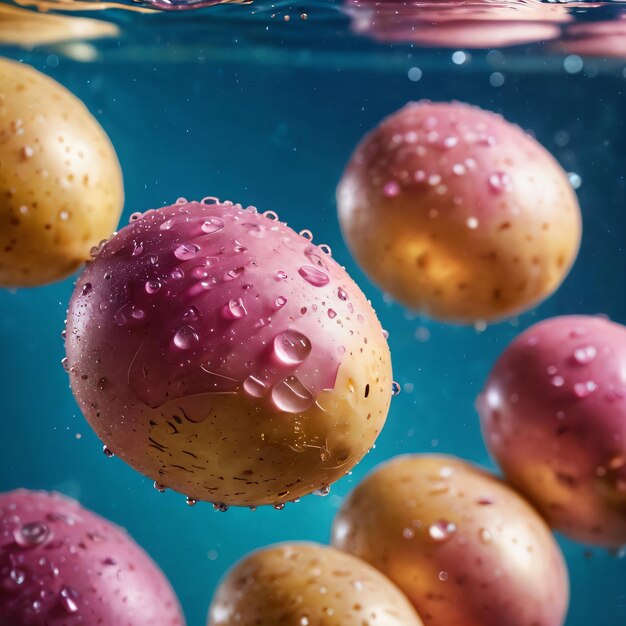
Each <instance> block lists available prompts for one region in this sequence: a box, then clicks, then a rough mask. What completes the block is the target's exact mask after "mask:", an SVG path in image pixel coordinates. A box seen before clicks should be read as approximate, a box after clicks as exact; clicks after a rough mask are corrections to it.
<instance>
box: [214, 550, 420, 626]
mask: <svg viewBox="0 0 626 626" xmlns="http://www.w3.org/2000/svg"><path fill="white" fill-rule="evenodd" d="M208 624H209V626H257V625H259V624H263V625H267V626H350V625H354V626H356V625H357V624H359V625H361V624H367V625H368V626H422V622H421V621H420V619H419V618H418V616H417V615H416V613H415V611H414V610H413V608H412V607H411V605H410V604H409V602H408V601H407V599H406V598H405V597H404V596H403V595H402V593H401V592H400V591H399V590H398V589H397V588H396V587H395V586H394V585H393V584H392V583H391V582H390V581H389V580H387V579H386V578H385V577H384V576H382V575H381V574H380V573H379V572H377V571H376V570H375V569H374V568H372V567H370V566H369V565H367V564H366V563H363V561H360V560H359V559H355V558H354V557H352V556H350V555H348V554H344V553H342V552H339V551H338V550H334V549H332V548H328V547H325V546H319V545H315V544H305V543H295V544H284V545H278V546H274V547H271V548H266V549H264V550H259V551H258V552H254V553H253V554H251V555H249V556H247V557H246V558H245V559H243V560H242V561H241V562H240V563H238V564H237V565H236V566H235V567H234V568H233V569H232V570H231V571H230V572H229V573H228V575H227V576H226V578H225V579H224V580H223V581H222V583H221V585H220V586H219V588H218V589H217V592H216V594H215V598H214V600H213V604H212V606H211V609H210V613H209V621H208Z"/></svg>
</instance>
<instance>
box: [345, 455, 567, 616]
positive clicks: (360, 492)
mask: <svg viewBox="0 0 626 626" xmlns="http://www.w3.org/2000/svg"><path fill="white" fill-rule="evenodd" d="M333 545H334V546H335V547H336V548H339V549H341V550H345V551H346V552H349V553H350V554H353V555H354V556H356V557H359V558H361V559H363V560H365V561H367V562H368V563H370V564H371V565H373V566H374V567H376V568H377V569H378V570H380V571H381V572H382V573H383V574H385V575H386V576H387V577H389V578H390V579H391V580H392V581H393V582H395V583H396V585H397V586H398V587H399V588H400V589H401V590H402V591H403V592H404V593H405V594H406V595H407V596H408V598H409V600H411V602H412V603H413V606H414V607H415V608H416V610H417V612H418V613H419V615H420V616H421V618H422V619H423V620H424V623H425V624H428V625H429V626H452V625H454V626H504V624H506V626H530V625H531V624H534V625H537V626H561V625H562V624H563V622H564V620H565V614H566V611H567V604H568V578H567V571H566V569H565V565H564V562H563V558H562V556H561V553H560V551H559V548H558V546H557V544H556V542H555V540H554V538H553V537H552V534H551V533H550V530H549V528H548V527H547V525H546V524H545V522H544V521H543V520H542V519H541V517H539V515H538V514H537V513H536V512H535V511H534V509H532V508H531V507H530V505H528V504H527V503H526V502H525V501H524V500H523V499H522V498H521V497H520V496H518V495H517V494H516V493H515V492H514V491H513V490H511V489H510V488H509V487H507V486H506V485H505V484H504V483H502V482H501V481H500V480H498V479H496V478H495V477H493V476H491V475H489V474H487V473H486V472H483V471H481V470H479V469H478V468H476V467H474V466H472V465H469V464H468V463H465V462H463V461H460V460H458V459H455V458H453V457H445V456H434V455H412V456H402V457H398V458H396V459H394V460H392V461H391V462H389V463H386V464H384V465H382V466H381V467H379V468H378V469H376V470H375V471H374V472H373V473H372V474H370V475H369V476H368V477H367V478H366V479H365V480H364V481H363V482H362V483H361V484H360V485H359V486H358V487H357V488H356V489H355V490H354V491H353V492H352V494H351V495H350V496H349V498H348V499H347V500H346V501H345V502H344V504H343V506H342V508H341V510H340V511H339V514H338V516H337V518H336V520H335V523H334V526H333Z"/></svg>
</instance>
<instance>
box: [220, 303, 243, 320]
mask: <svg viewBox="0 0 626 626" xmlns="http://www.w3.org/2000/svg"><path fill="white" fill-rule="evenodd" d="M247 314H248V311H247V309H246V307H245V305H244V303H243V300H242V299H241V298H232V299H231V300H229V301H228V304H227V305H226V306H225V307H224V315H225V317H227V318H229V319H232V320H239V319H241V318H243V317H245V316H246V315H247Z"/></svg>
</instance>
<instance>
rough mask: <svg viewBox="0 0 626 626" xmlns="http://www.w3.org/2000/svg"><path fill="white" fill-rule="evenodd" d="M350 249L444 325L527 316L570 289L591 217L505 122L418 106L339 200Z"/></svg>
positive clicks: (364, 147) (349, 173) (373, 149)
mask: <svg viewBox="0 0 626 626" xmlns="http://www.w3.org/2000/svg"><path fill="white" fill-rule="evenodd" d="M337 202H338V209H339V219H340V223H341V227H342V230H343V233H344V236H345V238H346V241H347V244H348V246H349V248H350V249H351V251H352V253H353V254H354V256H355V258H356V260H357V262H358V263H359V264H360V265H361V267H362V268H363V269H364V271H365V272H366V273H367V274H368V275H369V276H370V277H371V278H372V280H373V281H374V282H375V283H376V284H377V285H378V286H379V287H381V288H382V289H384V290H385V291H386V292H388V293H389V294H390V295H391V296H392V297H394V298H395V299H397V300H398V301H399V302H400V303H402V304H404V305H405V306H407V307H409V308H410V309H414V310H417V311H419V312H421V313H423V314H426V315H429V316H431V317H433V318H436V319H440V320H445V321H451V322H460V323H474V322H476V321H478V320H487V321H489V320H498V319H501V318H504V317H507V316H511V315H516V314H518V313H520V312H522V311H525V310H527V309H529V308H531V307H532V306H534V305H536V304H537V303H538V302H540V301H542V300H543V299H544V298H546V297H548V296H549V295H550V294H551V293H552V292H553V291H554V290H555V289H557V287H558V286H559V285H560V284H561V282H562V280H563V279H564V277H565V276H566V274H567V272H568V271H569V268H570V267H571V265H572V264H573V262H574V260H575V258H576V254H577V252H578V247H579V242H580V237H581V216H580V210H579V207H578V202H577V200H576V196H575V194H574V192H573V190H572V188H571V185H570V184H569V181H568V179H567V176H566V175H565V172H564V171H563V170H562V169H561V167H560V166H559V164H558V163H557V162H556V160H555V159H554V158H553V157H552V156H551V155H550V154H549V153H548V152H547V151H546V150H545V149H544V148H543V147H542V146H541V145H540V144H539V143H537V141H535V139H533V138H532V137H531V136H530V135H528V134H527V133H525V132H523V131H522V130H521V129H520V128H519V127H517V126H514V125H513V124H510V123H508V122H506V121H505V120H504V119H502V117H500V116H498V115H495V114H493V113H490V112H487V111H483V110H481V109H479V108H477V107H471V106H468V105H465V104H461V103H456V102H454V103H430V102H426V101H424V102H418V103H410V104H408V105H406V106H405V107H404V108H402V109H401V110H400V111H398V112H396V113H395V114H393V115H391V116H390V117H388V118H387V119H385V120H384V121H383V122H382V123H381V124H380V125H379V126H378V127H377V128H375V129H374V130H373V131H372V132H371V133H370V134H368V135H367V136H366V137H365V138H364V139H363V140H362V142H361V143H360V144H359V146H358V147H357V149H356V150H355V152H354V154H353V155H352V157H351V159H350V161H349V163H348V166H347V168H346V170H345V172H344V174H343V177H342V179H341V181H340V183H339V187H338V190H337Z"/></svg>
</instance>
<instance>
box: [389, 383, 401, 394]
mask: <svg viewBox="0 0 626 626" xmlns="http://www.w3.org/2000/svg"><path fill="white" fill-rule="evenodd" d="M400 390H401V388H400V383H397V382H396V381H395V380H394V381H393V382H392V383H391V395H392V396H397V395H398V394H399V393H400Z"/></svg>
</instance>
